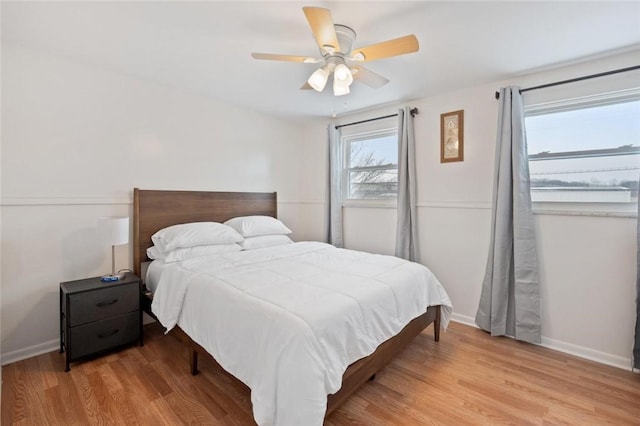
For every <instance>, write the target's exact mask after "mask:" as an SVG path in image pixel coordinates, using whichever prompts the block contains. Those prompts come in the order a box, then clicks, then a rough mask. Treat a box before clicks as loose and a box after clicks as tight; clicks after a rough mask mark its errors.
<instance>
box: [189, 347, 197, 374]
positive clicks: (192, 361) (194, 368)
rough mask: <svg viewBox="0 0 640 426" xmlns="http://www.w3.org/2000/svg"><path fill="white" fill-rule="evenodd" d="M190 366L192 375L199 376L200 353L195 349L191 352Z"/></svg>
mask: <svg viewBox="0 0 640 426" xmlns="http://www.w3.org/2000/svg"><path fill="white" fill-rule="evenodd" d="M189 366H190V367H191V375H192V376H195V375H196V374H198V352H196V350H195V349H191V351H190V352H189Z"/></svg>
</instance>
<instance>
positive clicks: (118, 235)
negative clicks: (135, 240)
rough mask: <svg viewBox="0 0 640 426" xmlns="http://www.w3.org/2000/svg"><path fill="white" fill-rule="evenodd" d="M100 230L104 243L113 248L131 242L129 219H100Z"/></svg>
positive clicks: (107, 217) (112, 217) (116, 217)
mask: <svg viewBox="0 0 640 426" xmlns="http://www.w3.org/2000/svg"><path fill="white" fill-rule="evenodd" d="M98 229H99V232H100V236H101V237H102V238H103V239H104V241H105V242H106V243H107V244H109V245H112V246H119V245H122V244H127V243H128V242H129V218H128V217H121V216H105V217H100V218H98Z"/></svg>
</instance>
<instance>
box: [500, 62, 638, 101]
mask: <svg viewBox="0 0 640 426" xmlns="http://www.w3.org/2000/svg"><path fill="white" fill-rule="evenodd" d="M637 69H640V65H634V66H632V67H627V68H620V69H617V70H611V71H605V72H601V73H598V74H591V75H585V76H583V77H576V78H570V79H569V80H562V81H555V82H553V83H547V84H541V85H540V86H534V87H527V88H525V89H520V93H524V92H528V91H529V90H537V89H546V88H547V87H553V86H560V85H561V84H567V83H575V82H576V81H582V80H589V79H592V78H596V77H604V76H607V75H611V74H618V73H621V72H627V71H633V70H637ZM496 99H500V92H496Z"/></svg>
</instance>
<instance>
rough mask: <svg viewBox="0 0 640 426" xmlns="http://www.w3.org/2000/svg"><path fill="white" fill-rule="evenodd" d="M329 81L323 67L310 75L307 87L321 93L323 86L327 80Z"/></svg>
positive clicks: (327, 72)
mask: <svg viewBox="0 0 640 426" xmlns="http://www.w3.org/2000/svg"><path fill="white" fill-rule="evenodd" d="M328 79H329V71H327V70H326V69H325V68H324V67H322V68H318V69H317V70H315V71H314V72H313V74H311V77H309V79H308V80H307V83H309V86H311V87H313V89H314V90H316V91H318V92H322V89H324V86H325V85H326V84H327V80H328Z"/></svg>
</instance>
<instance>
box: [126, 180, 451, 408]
mask: <svg viewBox="0 0 640 426" xmlns="http://www.w3.org/2000/svg"><path fill="white" fill-rule="evenodd" d="M249 215H265V216H272V217H277V195H276V193H275V192H271V193H261V192H202V191H159V190H141V189H138V188H134V190H133V233H134V235H133V246H134V255H133V257H134V272H135V273H136V274H137V275H138V276H140V274H141V271H142V263H143V262H147V261H148V260H149V259H148V258H147V248H149V247H151V245H152V242H151V236H152V235H153V234H154V233H155V232H156V231H158V230H160V229H162V228H165V227H167V226H171V225H175V224H179V223H188V222H202V221H213V222H224V221H226V220H228V219H231V218H232V217H237V216H249ZM431 323H433V325H434V337H435V340H436V341H439V340H440V306H430V307H429V308H428V309H427V311H426V312H425V313H424V314H422V315H421V316H419V317H417V318H415V319H414V320H412V321H411V322H410V323H409V324H408V325H407V326H406V327H405V328H403V329H402V331H401V332H400V333H399V334H397V335H396V336H394V337H392V338H391V339H389V340H387V341H385V342H384V343H382V344H381V345H380V346H378V348H377V349H376V350H375V352H374V353H373V354H371V355H369V356H367V357H365V358H362V359H360V360H358V361H356V362H354V363H353V364H351V365H350V366H349V367H348V368H347V370H346V371H345V373H344V375H343V377H342V387H341V388H340V390H339V391H338V392H336V393H335V394H331V395H328V400H327V413H326V415H325V417H326V416H328V415H329V414H331V413H332V412H333V411H334V410H335V409H336V408H338V406H339V405H340V404H342V403H343V402H344V401H345V400H346V399H347V398H348V397H349V395H351V394H352V393H353V392H355V391H356V390H357V389H358V388H359V387H360V386H361V385H362V384H363V383H365V382H366V381H367V380H369V379H370V378H373V377H374V376H375V374H376V373H377V372H378V371H380V370H381V369H382V368H383V367H384V366H385V365H387V364H388V363H389V362H390V361H391V359H392V358H393V357H394V356H395V355H396V354H398V353H399V352H401V351H402V350H403V349H404V348H405V347H406V346H407V345H408V344H409V343H410V342H411V341H412V340H413V338H414V337H416V336H417V335H418V334H420V333H421V332H422V331H423V330H424V329H425V328H426V327H427V326H428V325H429V324H431ZM172 334H174V335H175V336H176V337H178V338H179V339H180V340H182V341H183V342H185V343H186V344H187V345H188V347H189V359H190V368H191V374H193V375H195V374H197V373H198V355H199V354H202V355H205V356H209V357H210V358H211V359H213V357H212V356H211V355H209V354H208V353H207V351H206V350H205V349H204V348H202V347H201V346H200V345H199V344H197V343H196V342H194V341H193V340H191V338H190V337H189V336H188V335H187V334H186V333H185V332H184V331H183V330H182V329H180V328H179V327H175V328H174V330H173V331H172ZM213 361H214V362H215V359H213ZM216 364H217V362H216ZM223 371H224V370H223ZM229 375H230V374H229ZM230 376H231V375H230ZM231 377H233V376H231ZM234 379H235V380H238V379H236V378H235V377H234ZM238 382H239V380H238ZM245 387H246V386H245Z"/></svg>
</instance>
